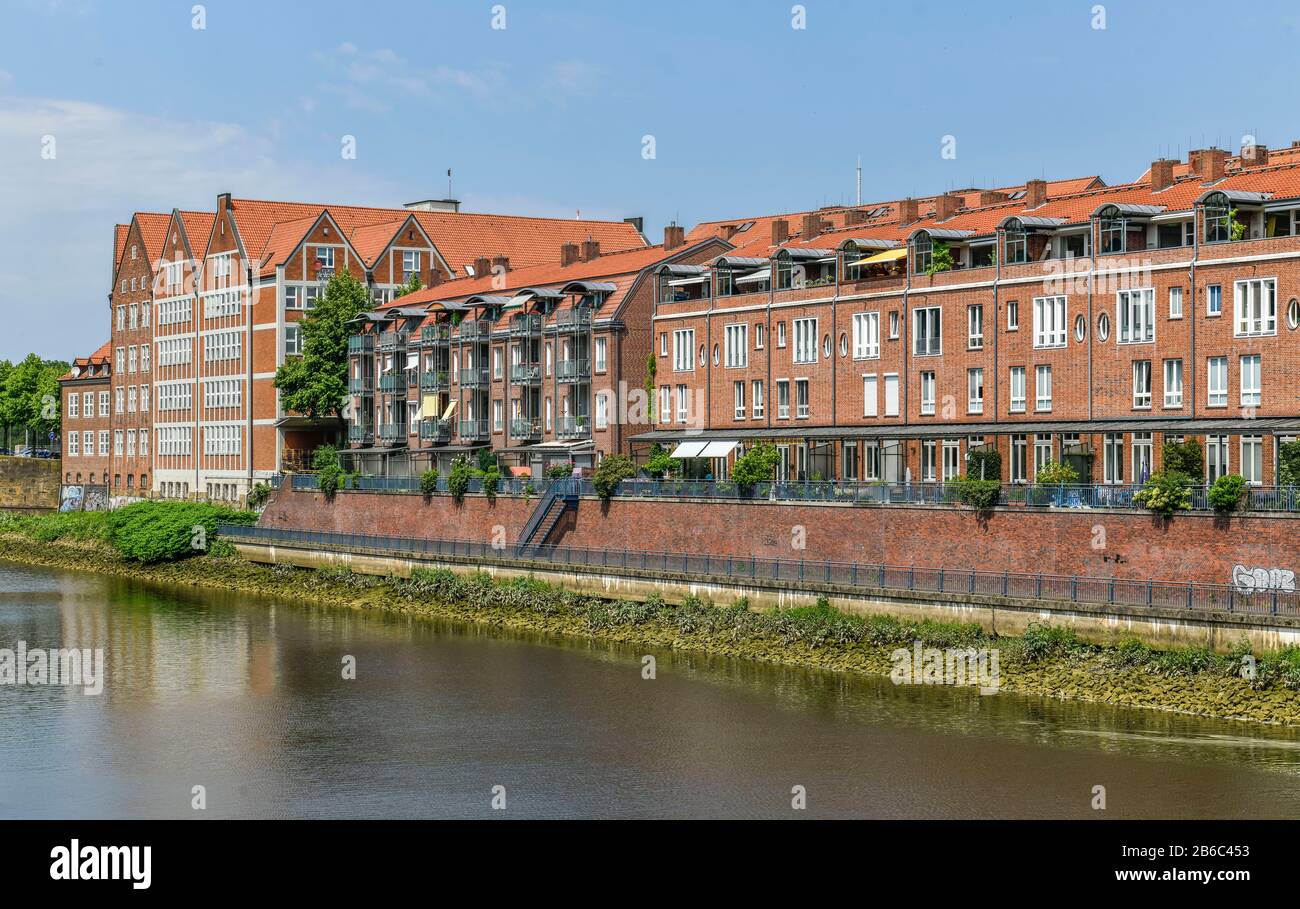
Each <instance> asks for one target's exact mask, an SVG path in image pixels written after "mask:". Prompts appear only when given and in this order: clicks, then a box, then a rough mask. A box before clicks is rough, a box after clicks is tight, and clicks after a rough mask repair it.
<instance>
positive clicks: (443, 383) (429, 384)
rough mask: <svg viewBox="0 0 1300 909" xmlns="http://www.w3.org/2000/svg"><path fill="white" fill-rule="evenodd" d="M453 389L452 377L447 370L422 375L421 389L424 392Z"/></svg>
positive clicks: (437, 370) (436, 370)
mask: <svg viewBox="0 0 1300 909" xmlns="http://www.w3.org/2000/svg"><path fill="white" fill-rule="evenodd" d="M450 387H451V377H450V376H449V375H448V374H447V371H446V370H445V369H435V370H432V371H429V372H422V373H420V388H421V389H423V390H424V391H446V390H447V389H449V388H450Z"/></svg>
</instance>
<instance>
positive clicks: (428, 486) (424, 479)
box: [420, 470, 438, 499]
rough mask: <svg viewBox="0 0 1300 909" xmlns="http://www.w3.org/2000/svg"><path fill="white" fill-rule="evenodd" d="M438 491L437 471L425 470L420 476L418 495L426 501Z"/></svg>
mask: <svg viewBox="0 0 1300 909" xmlns="http://www.w3.org/2000/svg"><path fill="white" fill-rule="evenodd" d="M437 491H438V471H436V470H426V471H425V472H424V473H422V474H420V494H421V495H423V496H424V497H425V498H426V499H427V498H429V497H430V496H432V495H433V494H434V493H435V492H437Z"/></svg>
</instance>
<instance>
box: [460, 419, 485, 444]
mask: <svg viewBox="0 0 1300 909" xmlns="http://www.w3.org/2000/svg"><path fill="white" fill-rule="evenodd" d="M456 432H457V434H458V435H459V436H460V437H461V439H463V440H465V441H467V442H481V441H484V440H486V439H487V437H488V424H487V420H461V421H460V425H459V426H458V427H457V429H456Z"/></svg>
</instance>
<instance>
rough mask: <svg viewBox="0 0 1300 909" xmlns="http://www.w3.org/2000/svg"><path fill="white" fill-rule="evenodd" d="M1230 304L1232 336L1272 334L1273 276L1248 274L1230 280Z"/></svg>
mask: <svg viewBox="0 0 1300 909" xmlns="http://www.w3.org/2000/svg"><path fill="white" fill-rule="evenodd" d="M1265 290H1267V293H1265ZM1232 307H1233V320H1232V326H1233V336H1234V337H1237V338H1262V337H1271V336H1273V335H1276V334H1277V279H1276V278H1248V279H1245V280H1241V281H1235V282H1233V285H1232Z"/></svg>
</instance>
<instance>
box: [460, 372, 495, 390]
mask: <svg viewBox="0 0 1300 909" xmlns="http://www.w3.org/2000/svg"><path fill="white" fill-rule="evenodd" d="M490 382H491V379H490V378H489V377H488V371H487V368H486V367H484V368H483V369H462V370H461V371H460V384H461V387H462V388H487V387H488V384H489V383H490Z"/></svg>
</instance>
